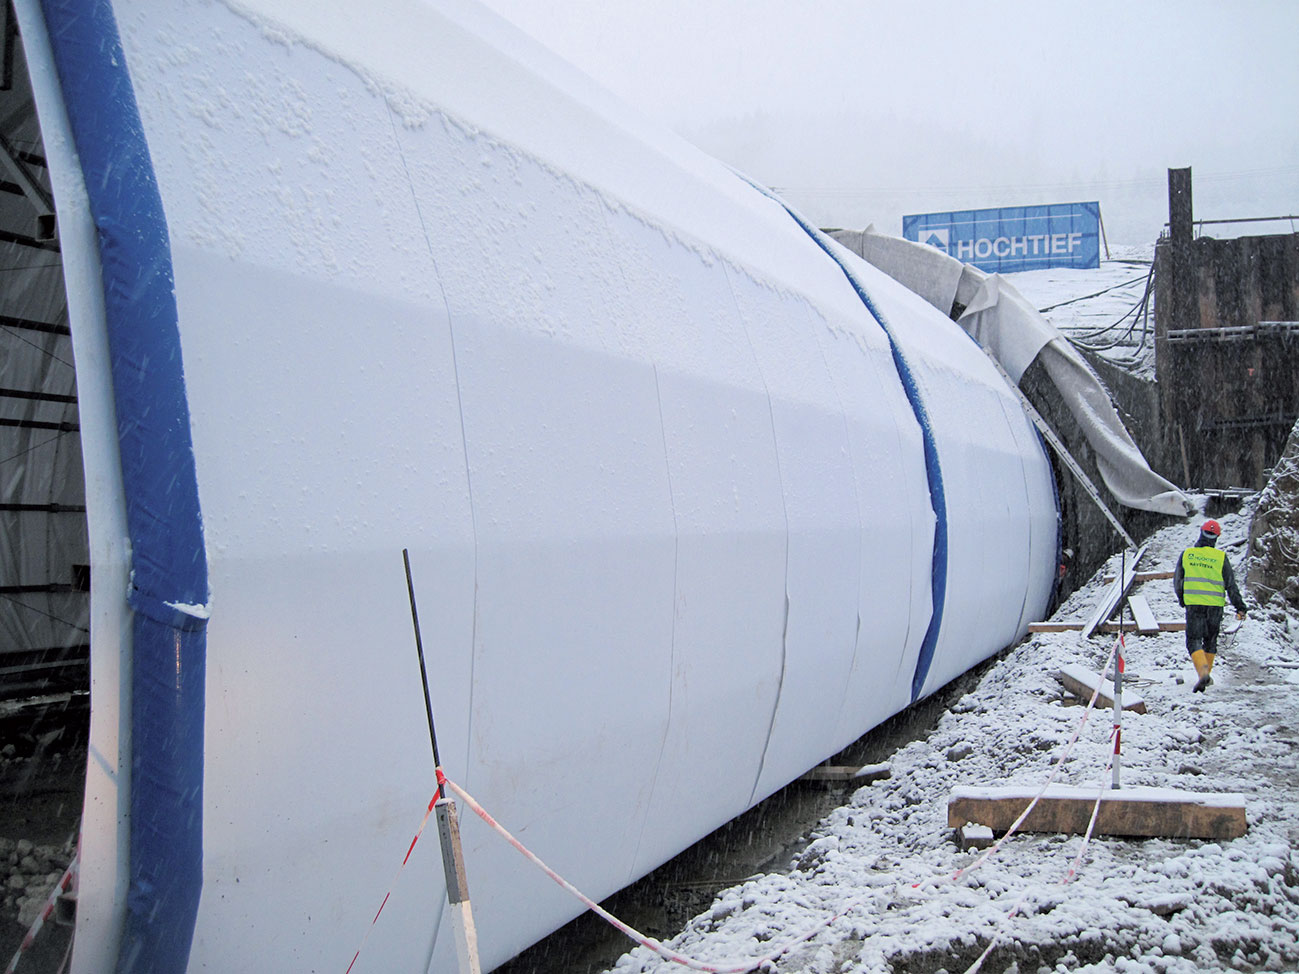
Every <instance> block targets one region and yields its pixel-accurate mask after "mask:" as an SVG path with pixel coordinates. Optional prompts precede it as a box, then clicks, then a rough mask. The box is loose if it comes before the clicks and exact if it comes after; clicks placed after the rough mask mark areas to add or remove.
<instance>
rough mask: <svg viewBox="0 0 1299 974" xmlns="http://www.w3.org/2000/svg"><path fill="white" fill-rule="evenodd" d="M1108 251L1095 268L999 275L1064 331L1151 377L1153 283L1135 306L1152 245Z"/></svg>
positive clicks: (1143, 287) (1147, 271)
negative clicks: (1143, 307) (1146, 298)
mask: <svg viewBox="0 0 1299 974" xmlns="http://www.w3.org/2000/svg"><path fill="white" fill-rule="evenodd" d="M1109 253H1110V256H1109V258H1106V259H1102V260H1101V266H1100V267H1099V268H1097V269H1095V270H1074V269H1072V268H1067V267H1061V268H1053V269H1049V270H1041V271H1023V272H1021V273H1018V274H1007V275H1005V276H1006V279H1007V280H1008V281H1010V283H1011V284H1013V285H1014V286H1015V288H1016V289H1018V290H1019V292H1020V293H1021V294H1023V295H1024V297H1026V298H1027V299H1028V301H1029V303H1031V304H1032V305H1033V306H1034V307H1035V308H1037V309H1038V310H1039V311H1043V313H1044V314H1045V315H1046V318H1047V320H1048V321H1050V322H1051V324H1053V325H1055V326H1056V327H1057V328H1059V329H1060V330H1061V331H1062V332H1063V333H1064V334H1065V335H1067V336H1069V337H1070V338H1072V339H1073V340H1074V341H1076V342H1078V343H1079V344H1080V345H1082V346H1083V347H1085V348H1089V349H1091V350H1093V351H1096V352H1097V353H1098V354H1100V355H1102V356H1103V357H1105V358H1107V359H1109V360H1110V361H1112V362H1114V363H1115V364H1116V365H1120V366H1122V367H1123V368H1125V369H1126V370H1128V371H1129V372H1133V373H1135V374H1137V375H1140V376H1143V377H1145V378H1153V377H1154V372H1155V335H1154V328H1155V317H1154V314H1155V306H1154V294H1153V285H1152V293H1151V294H1150V297H1149V302H1148V304H1147V305H1146V309H1147V311H1148V314H1142V313H1141V311H1142V306H1143V297H1144V296H1145V293H1146V284H1147V280H1148V277H1149V274H1150V267H1151V263H1152V261H1153V260H1154V253H1155V247H1154V244H1145V245H1143V246H1138V247H1124V246H1112V247H1110V250H1109Z"/></svg>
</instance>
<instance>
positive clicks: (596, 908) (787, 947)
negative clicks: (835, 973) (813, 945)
mask: <svg viewBox="0 0 1299 974" xmlns="http://www.w3.org/2000/svg"><path fill="white" fill-rule="evenodd" d="M442 780H445V782H446V786H447V787H448V788H450V789H451V790H452V791H454V792H455V793H456V794H457V795H459V796H460V799H461V800H462V801H463V802H464V803H465V804H466V805H468V806H469V808H470V809H472V810H473V813H474V814H475V815H477V816H478V817H479V818H481V819H482V820H483V821H484V822H486V823H487V824H488V826H490V827H491V828H492V829H493V830H494V831H495V832H496V833H497V834H498V835H500V836H501V838H503V839H505V841H506V842H508V843H509V844H510V845H512V846H514V848H515V849H517V850H518V851H519V853H520V854H522V855H523V856H524V857H525V858H526V859H527V860H528V861H529V862H531V863H532V864H533V865H535V866H536V867H537V868H539V869H540V870H541V871H542V872H544V873H545V874H546V875H547V876H549V877H550V878H551V879H553V880H554V881H555V882H556V883H558V884H559V885H560V886H561V887H563V888H564V889H565V890H567V891H568V892H569V893H570V894H572V895H573V896H575V897H576V898H577V899H578V900H580V901H581V902H582V903H583V904H585V906H586V908H587V909H588V910H590V911H591V912H592V913H594V914H596V915H597V916H599V917H601V918H602V919H604V920H605V922H607V923H609V924H610V925H611V926H613V927H614V928H615V929H617V930H620V931H622V932H623V933H624V934H626V935H627V937H629V938H630V939H632V940H634V941H636V943H638V944H640V945H641V946H643V947H648V948H649V949H650V950H652V951H654V953H656V954H658V955H659V956H660V957H662V958H664V959H665V960H669V961H671V962H672V963H674V964H680V965H681V966H682V967H688V968H690V969H691V970H693V971H706V972H709V974H745V972H747V971H753V970H757V969H758V968H759V967H762V965H764V964H767V963H771V962H774V961H775V960H776V959H777V958H778V957H781V956H782V955H784V954H787V953H789V951H791V950H793V949H794V948H795V947H797V946H799V945H800V944H803V943H806V942H807V941H808V940H811V939H812V938H813V937H815V936H816V935H817V934H818V933H820V932H821V930H822V929H824V928H825V927H828V926H829V925H830V924H831V923H833V922H834V921H835V920H837V919H839V918H840V917H841V916H843V915H844V914H846V913H848V912H849V911H850V910H852V909H853V908H855V907H856V906H858V905H859V904H860V903H861V902H863V900H855V901H853V902H852V903H850V904H848V905H847V906H846V907H845V908H843V909H841V910H840V911H839V912H838V913H835V914H834V915H833V916H829V917H826V918H825V919H824V920H821V921H819V922H818V923H817V924H816V925H815V926H813V927H812V928H811V929H809V930H807V931H806V932H805V933H803V934H802V935H801V936H798V937H795V938H794V939H792V940H789V941H787V942H785V943H784V944H782V945H781V946H779V947H777V948H776V949H775V950H772V951H770V952H769V953H766V954H763V955H762V956H761V957H754V958H752V959H751V960H747V961H741V962H737V963H732V964H720V963H709V962H707V961H700V960H695V959H694V958H693V957H687V956H686V955H685V954H681V953H678V952H677V951H675V950H673V949H671V948H670V947H666V946H664V945H663V944H662V943H661V942H660V941H658V940H655V939H654V938H653V937H649V936H646V935H645V934H643V933H641V932H640V931H639V930H636V929H634V928H633V927H631V926H629V925H628V924H626V923H624V922H623V921H622V920H619V919H618V918H617V917H616V916H614V915H613V914H612V913H610V912H609V911H608V910H606V909H604V907H602V906H600V904H599V903H597V902H595V900H593V899H591V898H590V897H589V896H587V895H586V894H585V893H583V892H582V891H581V890H579V889H578V888H577V887H576V886H574V885H573V884H572V883H570V882H569V881H568V880H566V879H565V878H564V877H563V876H561V875H559V873H557V872H555V870H553V869H551V868H550V867H549V866H547V865H546V864H545V863H544V862H542V861H541V859H540V858H539V857H538V856H537V855H536V853H534V852H532V850H530V849H528V848H527V847H526V846H525V845H524V844H523V843H522V842H520V841H519V840H518V839H516V838H515V837H514V836H513V835H511V834H510V833H509V831H508V830H507V829H506V828H505V827H504V826H502V825H501V824H500V823H499V822H497V821H496V819H494V818H492V816H491V815H490V814H489V813H488V812H487V810H486V809H484V808H483V806H482V805H480V804H478V802H477V800H476V799H475V798H474V797H473V795H471V794H469V793H468V792H467V791H465V790H464V789H463V788H461V787H460V786H459V785H457V784H456V783H455V782H454V781H452V780H451V779H450V778H444V779H442Z"/></svg>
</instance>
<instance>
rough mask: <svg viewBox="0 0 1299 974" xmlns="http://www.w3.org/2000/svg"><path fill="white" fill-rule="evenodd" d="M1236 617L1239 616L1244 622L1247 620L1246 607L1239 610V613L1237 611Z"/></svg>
mask: <svg viewBox="0 0 1299 974" xmlns="http://www.w3.org/2000/svg"><path fill="white" fill-rule="evenodd" d="M1236 618H1237V619H1238V620H1239V621H1240V622H1244V621H1245V610H1244V609H1241V610H1240V611H1239V612H1237V613H1236Z"/></svg>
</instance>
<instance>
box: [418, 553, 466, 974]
mask: <svg viewBox="0 0 1299 974" xmlns="http://www.w3.org/2000/svg"><path fill="white" fill-rule="evenodd" d="M401 557H402V561H403V562H404V563H405V565H406V591H407V593H408V594H409V595H410V617H411V622H412V623H413V624H414V626H415V650H416V652H417V653H418V654H419V675H420V680H421V681H422V682H423V684H424V711H425V713H426V714H427V715H428V735H429V741H430V742H431V743H432V745H433V771H434V773H435V774H436V775H437V785H438V791H437V801H436V802H435V803H434V814H435V815H436V816H437V823H438V844H439V845H440V846H441V847H442V872H443V874H444V875H445V877H446V887H447V902H448V903H450V904H451V921H452V926H454V927H455V930H456V958H457V960H458V961H459V972H460V974H481V972H482V966H481V965H480V963H479V960H478V931H477V930H476V929H475V927H474V911H473V908H472V907H471V906H470V904H469V882H468V880H467V879H466V877H465V857H464V850H463V849H462V848H461V845H460V821H459V819H458V818H457V817H456V806H455V802H453V801H452V800H451V799H450V798H448V797H447V794H446V786H445V784H444V782H445V781H446V778H445V776H444V775H443V773H442V759H441V757H439V755H438V736H437V730H436V729H435V728H434V726H433V700H432V697H431V696H430V695H429V689H428V670H427V669H426V668H425V665H424V640H423V639H422V638H421V637H420V631H419V611H418V610H417V609H416V608H415V581H414V579H413V577H412V576H411V571H410V551H409V550H408V549H406V548H403V549H402V550H401Z"/></svg>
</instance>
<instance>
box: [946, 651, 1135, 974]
mask: <svg viewBox="0 0 1299 974" xmlns="http://www.w3.org/2000/svg"><path fill="white" fill-rule="evenodd" d="M1120 641H1121V640H1120ZM1121 659H1122V657H1120V660H1121ZM1106 669H1108V666H1107V667H1106ZM1103 678H1104V676H1103V675H1102V679H1103ZM1111 736H1113V735H1111ZM1113 766H1114V752H1113V751H1111V752H1110V757H1109V760H1108V761H1106V762H1105V770H1104V771H1103V772H1102V773H1101V774H1102V777H1105V776H1108V775H1109V773H1110V770H1111V768H1113ZM1109 790H1110V789H1109V786H1108V785H1101V788H1100V791H1099V792H1098V793H1097V795H1096V803H1095V804H1094V805H1093V806H1092V816H1091V819H1090V820H1089V821H1088V823H1087V834H1086V835H1084V836H1083V840H1082V844H1081V845H1079V846H1078V855H1076V856H1074V860H1073V862H1072V863H1071V864H1070V866H1069V871H1068V872H1067V873H1065V877H1064V879H1062V880H1060V885H1061V886H1064V885H1066V884H1068V883H1069V881H1070V880H1072V879H1073V878H1074V876H1076V875H1077V874H1078V867H1079V865H1080V864H1081V863H1082V858H1083V853H1084V852H1086V850H1087V843H1088V842H1090V841H1091V837H1092V831H1093V830H1094V829H1095V828H1096V819H1097V817H1098V816H1099V813H1100V810H1101V800H1102V799H1103V798H1104V797H1105V792H1107V791H1109ZM1027 900H1028V890H1027V889H1025V890H1024V892H1023V894H1022V895H1021V896H1020V898H1019V900H1018V901H1017V902H1016V903H1015V905H1014V906H1013V907H1012V908H1011V911H1010V912H1009V913H1007V914H1006V916H1005V917H1004V918H1003V919H1002V920H1001V922H1000V923H998V924H997V929H996V930H995V931H993V934H992V937H991V938H990V939H989V940H988V946H987V947H985V948H983V953H981V954H980V955H979V956H978V957H977V958H975V961H974V963H973V964H971V965H970V966H969V967H968V968H966V970H965V974H978V971H979V969H980V968H981V967H983V962H984V961H985V960H987V959H988V955H989V954H991V953H992V949H993V948H994V947H996V946H997V944H998V943H999V942H1000V940H1001V935H1002V932H1003V931H1004V930H1005V929H1006V927H1007V926H1009V924H1010V921H1011V920H1013V919H1015V917H1016V916H1018V915H1019V911H1020V910H1022V909H1023V908H1024V903H1025V902H1026V901H1027Z"/></svg>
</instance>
